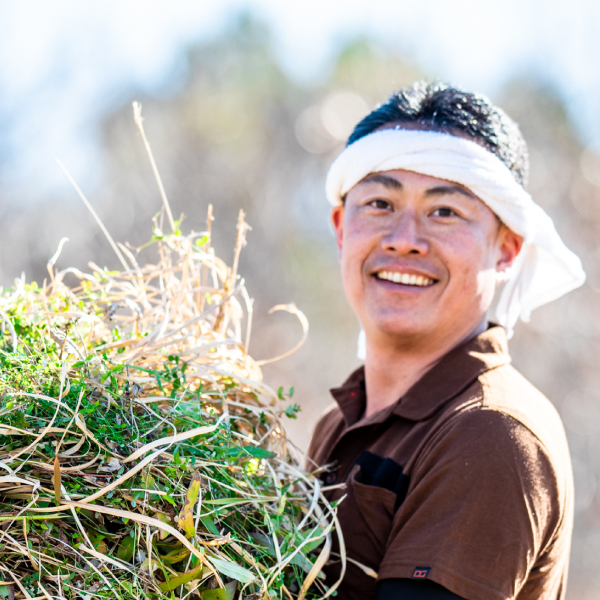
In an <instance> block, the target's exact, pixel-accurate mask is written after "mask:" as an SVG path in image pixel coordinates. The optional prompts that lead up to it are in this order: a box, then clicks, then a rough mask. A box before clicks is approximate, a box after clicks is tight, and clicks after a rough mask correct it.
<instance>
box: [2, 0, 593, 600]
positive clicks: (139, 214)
mask: <svg viewBox="0 0 600 600" xmlns="http://www.w3.org/2000/svg"><path fill="white" fill-rule="evenodd" d="M599 26H600V3H598V2H596V1H595V0H571V1H570V2H569V3H567V2H566V1H565V0H544V2H542V1H538V0H529V1H528V2H527V3H525V2H518V1H517V0H487V1H486V2H480V1H478V0H454V1H453V2H447V0H420V1H419V2H418V3H417V2H412V3H409V2H400V1H397V0H370V1H368V2H367V1H362V0H358V1H356V2H352V3H349V2H344V1H341V0H327V1H322V0H321V1H316V0H303V1H302V2H299V1H296V0H286V1H285V2H281V1H280V0H214V1H212V0H203V1H202V2H198V1H195V2H193V1H191V0H189V1H187V0H179V1H176V2H168V3H167V2H153V1H151V0H145V1H144V2H141V1H134V0H124V1H123V0H121V1H119V2H117V1H116V0H104V1H103V2H101V3H87V2H86V3H83V2H78V1H77V0H71V1H68V0H50V1H44V0H37V1H29V0H18V1H16V0H14V1H13V0H9V1H7V2H3V3H2V4H0V28H1V31H2V35H1V36H0V90H1V92H0V215H1V218H0V285H2V286H4V287H8V286H11V285H12V281H13V280H14V278H15V277H16V276H19V275H20V274H21V273H22V272H23V271H24V272H25V273H26V274H27V279H28V280H37V281H41V280H43V278H44V277H45V275H46V262H47V261H48V259H49V257H50V256H52V255H53V254H54V252H55V250H56V247H57V245H58V242H59V240H60V239H61V238H62V237H63V236H67V237H69V238H70V242H69V243H68V244H67V245H66V246H65V248H64V251H63V253H62V255H61V258H60V262H59V266H63V267H64V266H67V265H73V266H77V267H80V268H84V267H85V266H86V264H87V262H88V261H89V260H94V261H95V262H96V263H98V264H101V265H106V266H109V267H114V268H116V267H117V261H116V259H115V257H114V256H113V254H112V252H111V250H110V248H109V246H108V244H107V243H106V241H105V239H104V238H103V236H102V235H101V233H100V232H99V231H98V228H97V226H96V225H95V224H94V222H93V221H92V218H91V217H90V215H89V214H88V212H87V211H86V209H85V208H84V207H83V205H82V204H81V201H80V200H79V199H78V198H77V196H76V194H75V192H74V191H73V189H72V188H71V186H70V184H68V182H67V181H66V179H65V177H64V175H63V174H62V172H61V171H60V169H59V168H58V166H57V165H56V163H55V161H54V158H55V157H58V158H60V159H61V160H62V161H63V162H64V163H65V164H66V166H67V168H68V169H69V170H70V171H71V173H72V174H73V176H74V177H75V179H76V180H77V181H78V183H79V185H80V187H81V188H82V189H83V191H84V193H85V194H86V195H87V196H88V198H89V199H90V200H91V202H92V204H93V205H94V207H95V208H96V210H97V211H98V213H99V214H100V216H101V218H102V219H103V221H104V222H105V224H106V225H107V226H108V229H109V230H110V231H111V233H112V235H113V236H114V237H115V238H116V239H117V240H121V241H129V242H131V243H132V244H141V243H143V242H145V241H147V240H148V239H149V237H150V235H151V224H150V219H151V217H152V216H153V215H154V214H155V213H156V212H157V211H158V210H159V209H160V197H159V194H158V191H157V189H156V185H155V182H154V180H153V177H152V173H151V170H150V167H149V164H148V161H147V157H146V154H145V151H144V148H143V145H142V142H141V140H140V138H139V135H138V133H137V130H136V128H135V125H134V123H133V117H132V109H131V102H132V100H139V101H141V102H142V104H143V114H144V117H145V120H146V121H145V122H146V132H147V135H148V137H149V139H150V142H151V144H152V147H153V150H154V153H155V157H156V161H157V163H158V167H159V169H160V172H161V174H162V178H163V181H164V184H165V187H166V190H167V193H168V196H169V198H170V201H171V204H172V206H173V210H174V212H175V213H176V214H180V213H184V214H185V215H186V222H185V224H184V228H187V229H188V230H189V229H194V230H196V231H198V230H203V229H204V223H205V219H206V210H207V206H208V204H209V203H212V204H214V207H215V216H216V221H215V224H214V228H215V229H214V231H215V233H214V244H215V247H216V250H217V253H218V254H219V255H220V256H221V257H223V258H224V259H226V260H228V259H229V258H230V257H231V255H232V249H233V241H234V237H235V222H236V216H237V212H238V211H239V209H240V208H243V209H244V210H245V211H246V212H247V215H248V216H247V219H248V222H249V223H250V225H251V226H252V228H253V229H252V231H251V232H250V234H249V236H248V242H249V243H248V246H247V248H246V249H245V250H244V252H243V255H242V260H241V267H240V271H241V273H242V274H243V276H244V277H245V279H246V282H247V287H248V290H249V292H250V294H251V295H252V296H253V297H254V298H255V329H254V337H253V341H252V344H251V348H250V352H251V353H252V354H253V355H254V356H255V357H256V358H267V357H269V356H273V355H275V354H278V353H279V352H281V351H283V350H285V349H287V348H289V347H290V346H292V345H293V344H294V343H295V341H296V340H297V339H298V336H299V335H300V328H299V326H298V325H297V324H296V323H295V322H294V321H293V318H292V317H290V316H287V315H284V314H278V315H274V316H268V315H267V311H268V309H269V308H270V307H271V306H273V305H275V304H278V303H287V302H291V301H294V302H296V304H297V305H298V306H299V308H300V309H301V310H303V311H304V312H305V313H306V315H307V316H308V319H309V321H310V327H311V329H310V337H309V340H308V342H307V344H306V345H305V346H304V347H303V348H302V349H301V350H300V351H299V352H298V353H297V354H296V355H295V356H293V357H292V358H289V359H286V360H284V361H282V362H280V363H276V364H274V365H271V366H268V367H266V368H265V379H266V380H267V382H268V383H270V384H271V385H272V386H273V387H279V386H280V385H283V386H286V387H289V386H291V385H293V386H294V387H295V389H296V393H295V397H294V399H295V401H297V402H298V403H299V404H300V405H301V406H302V412H301V415H300V418H299V419H298V420H297V421H290V426H291V430H292V435H293V437H294V440H295V441H296V443H297V444H298V445H299V446H300V447H306V445H307V443H308V440H309V437H310V432H311V429H312V426H313V424H314V422H315V420H316V418H317V417H318V415H319V413H320V412H321V411H322V410H323V409H324V408H325V407H326V406H327V405H328V404H329V402H330V398H329V395H328V392H327V390H328V388H330V387H332V386H336V385H339V384H340V383H341V382H342V381H343V380H344V379H345V377H346V376H347V375H348V374H349V372H350V371H351V370H352V369H353V368H354V367H355V366H356V365H357V364H358V363H357V360H356V336H357V333H358V324H357V321H356V319H355V317H354V315H353V314H352V312H351V311H350V309H349V308H348V306H347V305H346V302H345V299H344V295H343V292H342V288H341V282H340V277H339V274H338V267H337V258H336V249H335V243H334V239H333V235H332V231H331V228H330V226H329V224H328V214H329V208H328V205H327V202H326V200H325V196H324V191H323V184H324V178H325V174H326V172H327V168H328V166H329V164H330V162H331V161H332V159H333V158H334V157H335V156H336V154H337V153H338V152H339V151H340V150H341V148H342V147H343V144H344V140H345V138H346V137H347V135H348V134H349V132H350V131H351V129H352V126H353V125H354V124H355V123H356V121H357V120H359V119H360V118H361V117H362V116H364V115H365V114H366V113H367V112H368V111H369V110H370V109H371V108H372V107H374V106H375V105H376V104H377V103H378V102H381V101H383V100H385V99H386V97H387V96H388V95H389V94H390V93H391V92H392V91H393V90H395V89H396V88H398V87H400V86H402V85H405V84H408V83H411V82H413V81H414V80H416V79H420V78H426V79H430V80H432V79H433V80H436V79H439V80H443V81H449V82H451V83H456V84H458V85H461V86H463V87H465V88H468V89H471V90H474V91H479V92H482V93H484V94H486V95H488V96H489V97H490V98H491V99H492V100H493V101H494V102H495V103H497V104H499V105H500V106H501V107H503V108H504V109H505V110H506V111H507V112H508V114H509V115H511V116H512V117H513V118H514V119H516V120H517V121H518V122H519V123H520V125H521V128H522V130H523V133H524V135H525V138H526V140H527V142H528V143H529V146H530V152H531V177H530V182H529V191H530V192H531V193H532V194H533V196H534V198H535V199H536V200H537V201H538V202H539V203H540V204H541V205H542V206H543V207H544V208H545V209H546V210H547V211H548V212H549V213H550V214H551V215H552V216H553V218H554V219H555V222H556V226H557V228H558V230H559V232H560V233H561V235H562V236H563V237H564V239H565V241H566V242H567V244H568V246H569V247H571V248H572V249H573V250H575V251H576V252H577V253H578V254H579V255H580V256H581V258H582V260H583V263H584V266H585V268H586V271H587V273H588V282H587V283H586V285H585V286H584V287H583V288H581V289H579V290H577V291H576V292H574V293H571V294H569V295H568V296H567V297H565V298H563V299H561V300H559V301H557V302H554V303H553V304H551V305H548V306H546V307H544V308H541V309H538V310H537V311H536V312H535V313H534V314H533V318H532V320H531V323H529V324H520V325H519V326H518V328H517V333H516V335H515V337H514V338H513V340H512V341H511V347H512V355H513V359H514V363H515V364H516V366H517V368H519V369H520V370H521V371H522V372H523V373H524V374H525V375H526V376H527V377H528V378H529V379H530V380H531V381H532V382H533V383H534V384H535V385H536V386H538V387H539V388H540V389H541V390H542V391H543V392H544V393H545V394H546V395H547V396H548V397H549V398H550V399H551V400H552V401H553V402H554V403H555V405H556V406H557V408H558V410H559V411H560V413H561V415H562V417H563V420H564V422H565V426H566V429H567V433H568V436H569V441H570V445H571V451H572V455H573V463H574V469H575V478H576V501H577V512H576V522H575V535H574V543H573V554H572V560H571V575H570V584H569V590H568V598H569V599H571V600H592V599H596V598H598V597H600V488H599V486H598V483H599V479H600V370H599V357H600V303H599V301H598V300H599V298H600V296H599V294H600V111H598V97H599V96H600V69H599V68H598V64H599V63H600V36H598V33H597V32H598V30H599Z"/></svg>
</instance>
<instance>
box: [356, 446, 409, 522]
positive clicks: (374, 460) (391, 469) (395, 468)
mask: <svg viewBox="0 0 600 600" xmlns="http://www.w3.org/2000/svg"><path fill="white" fill-rule="evenodd" d="M355 465H358V466H360V471H359V472H358V473H356V475H355V481H356V482H358V483H361V484H363V485H365V486H371V487H374V488H381V489H382V490H387V491H388V492H392V494H394V496H395V499H394V504H393V512H394V513H395V512H396V511H397V510H398V508H399V507H400V505H401V504H402V502H404V499H405V498H406V494H407V492H408V484H409V481H410V478H409V477H408V476H407V475H405V474H404V473H403V472H402V467H401V466H400V465H399V464H398V463H397V462H396V461H395V460H392V459H391V458H382V457H381V456H377V455H376V454H373V453H372V452H367V451H365V452H363V453H362V454H361V455H360V457H359V458H358V460H357V461H356V463H355ZM353 470H354V469H352V471H353ZM388 497H389V496H388Z"/></svg>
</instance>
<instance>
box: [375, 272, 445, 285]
mask: <svg viewBox="0 0 600 600" xmlns="http://www.w3.org/2000/svg"><path fill="white" fill-rule="evenodd" d="M376 276H377V278H378V279H385V280H386V281H393V282H394V283H402V284H404V285H416V286H419V287H426V286H428V285H431V284H432V283H434V280H433V279H430V278H429V277H423V275H409V274H408V273H398V271H379V273H377V274H376Z"/></svg>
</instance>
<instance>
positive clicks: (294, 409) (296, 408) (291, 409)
mask: <svg viewBox="0 0 600 600" xmlns="http://www.w3.org/2000/svg"><path fill="white" fill-rule="evenodd" d="M284 412H285V416H286V417H288V418H290V419H295V418H296V417H297V416H298V415H297V413H299V412H300V405H299V404H292V405H291V406H288V407H287V408H286V409H285V411H284Z"/></svg>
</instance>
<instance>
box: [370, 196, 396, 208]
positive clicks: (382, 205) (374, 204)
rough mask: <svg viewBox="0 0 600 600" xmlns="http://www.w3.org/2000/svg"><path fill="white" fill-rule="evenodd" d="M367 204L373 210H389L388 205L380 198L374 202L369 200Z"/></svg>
mask: <svg viewBox="0 0 600 600" xmlns="http://www.w3.org/2000/svg"><path fill="white" fill-rule="evenodd" d="M369 204H370V205H371V206H372V207H373V208H378V209H379V210H387V209H388V208H390V206H391V205H390V203H389V202H388V201H387V200H382V199H381V198H377V199H376V200H371V202H369Z"/></svg>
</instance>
